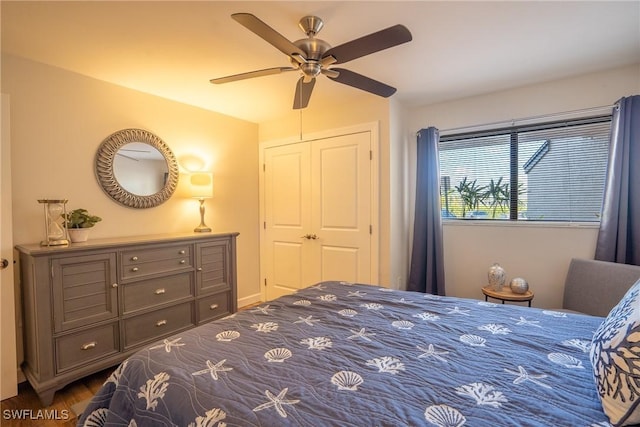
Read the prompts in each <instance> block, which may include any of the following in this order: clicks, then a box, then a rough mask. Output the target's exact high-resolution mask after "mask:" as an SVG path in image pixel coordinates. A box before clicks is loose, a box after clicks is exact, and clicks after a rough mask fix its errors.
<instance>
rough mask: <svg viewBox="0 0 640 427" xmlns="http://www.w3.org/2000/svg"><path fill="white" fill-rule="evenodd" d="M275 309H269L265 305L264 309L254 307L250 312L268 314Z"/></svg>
mask: <svg viewBox="0 0 640 427" xmlns="http://www.w3.org/2000/svg"><path fill="white" fill-rule="evenodd" d="M274 310H275V308H270V306H269V305H268V304H267V305H265V306H264V307H256V308H254V309H253V310H251V312H252V313H262V314H269V313H270V312H272V311H274Z"/></svg>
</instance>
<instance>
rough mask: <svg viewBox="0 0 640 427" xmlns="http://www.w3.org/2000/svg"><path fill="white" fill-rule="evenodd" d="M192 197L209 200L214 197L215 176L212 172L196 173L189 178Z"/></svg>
mask: <svg viewBox="0 0 640 427" xmlns="http://www.w3.org/2000/svg"><path fill="white" fill-rule="evenodd" d="M189 185H190V193H191V197H194V198H196V199H208V198H211V197H213V174H212V173H211V172H195V173H192V174H191V175H190V176H189Z"/></svg>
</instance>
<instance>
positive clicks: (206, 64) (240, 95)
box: [1, 0, 640, 123]
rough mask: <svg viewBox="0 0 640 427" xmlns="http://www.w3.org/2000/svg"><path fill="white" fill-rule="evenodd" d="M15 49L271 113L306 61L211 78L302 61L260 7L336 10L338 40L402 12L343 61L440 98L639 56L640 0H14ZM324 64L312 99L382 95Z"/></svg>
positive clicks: (229, 108) (279, 14) (167, 93)
mask: <svg viewBox="0 0 640 427" xmlns="http://www.w3.org/2000/svg"><path fill="white" fill-rule="evenodd" d="M1 7H2V51H3V52H6V53H9V54H13V55H17V56H22V57H25V58H28V59H31V60H35V61H38V62H43V63H46V64H50V65H54V66H57V67H60V68H64V69H67V70H71V71H74V72H77V73H81V74H85V75H87V76H91V77H95V78H97V79H101V80H105V81H108V82H112V83H115V84H118V85H122V86H125V87H129V88H132V89H136V90H139V91H142V92H147V93H151V94H155V95H158V96H162V97H165V98H169V99H173V100H176V101H180V102H183V103H186V104H191V105H195V106H199V107H202V108H206V109H209V110H213V111H218V112H221V113H224V114H228V115H231V116H235V117H239V118H242V119H245V120H249V121H252V122H257V123H260V122H264V121H268V120H273V119H276V118H278V117H281V116H284V115H286V114H287V113H289V112H290V111H291V107H292V102H293V94H294V89H295V82H296V81H297V78H298V76H297V75H295V73H284V74H280V75H274V76H265V77H260V78H255V79H251V80H245V81H240V82H233V83H227V84H224V85H212V84H211V83H209V79H211V78H214V77H221V76H225V75H229V74H236V73H241V72H246V71H253V70H256V69H262V68H269V67H278V66H289V61H288V59H287V57H286V56H285V55H283V54H282V53H280V52H279V51H278V50H277V49H275V48H274V47H272V46H271V45H269V44H268V43H267V42H265V41H264V40H262V39H260V38H259V37H258V36H256V35H255V34H253V33H251V32H250V31H249V30H247V29H246V28H244V27H243V26H241V25H240V24H238V23H237V22H235V21H234V20H233V19H231V17H230V15H231V14H232V13H235V12H249V13H253V14H254V15H256V16H257V17H259V18H260V19H262V20H263V21H264V22H266V23H267V24H269V25H270V26H271V27H272V28H274V29H275V30H276V31H278V32H280V33H281V34H282V35H283V36H285V37H286V38H288V39H289V40H291V41H293V40H296V39H299V38H303V37H304V34H303V33H302V32H301V31H300V30H299V28H298V26H297V23H298V20H299V19H300V18H301V17H302V16H304V15H317V16H319V17H321V18H322V19H323V20H324V21H325V26H324V29H323V30H322V31H321V32H320V34H319V35H318V37H319V38H321V39H324V40H326V41H327V42H329V43H330V44H331V45H332V46H337V45H339V44H342V43H344V42H347V41H349V40H351V39H354V38H357V37H360V36H363V35H366V34H369V33H372V32H375V31H378V30H381V29H383V28H386V27H389V26H391V25H395V24H403V25H405V26H406V27H407V28H409V30H410V31H411V33H412V34H413V41H411V42H409V43H407V44H404V45H400V46H397V47H394V48H391V49H389V50H385V51H382V52H378V53H375V54H372V55H369V56H367V57H364V58H360V59H357V60H354V61H351V62H348V63H346V64H343V65H341V67H343V68H348V69H351V70H353V71H356V72H358V73H361V74H364V75H366V76H368V77H371V78H374V79H376V80H380V81H382V82H384V83H387V84H389V85H391V86H394V87H396V88H398V92H397V93H396V94H395V95H393V96H394V97H396V98H397V99H398V100H400V101H401V102H403V103H406V104H407V105H410V106H418V105H425V104H432V103H436V102H442V101H446V100H452V99H457V98H463V97H467V96H474V95H479V94H483V93H489V92H494V91H498V90H503V89H508V88H512V87H518V86H523V85H529V84H534V83H538V82H543V81H549V80H555V79H559V78H564V77H568V76H572V75H578V74H585V73H589V72H594V71H599V70H604V69H609V68H614V67H618V66H623V65H627V64H635V63H640V1H623V2H614V1H601V2H584V1H566V2H560V1H555V2H542V1H531V2H526V1H501V2H484V1H471V2H458V1H446V2H445V1H391V2H385V1H358V2H356V1H298V2H288V1H257V2H240V1H195V2H186V1H175V2H168V1H138V2H128V1H105V2H99V1H71V2H58V1H44V2H34V1H15V2H14V1H6V0H3V1H2V2H1ZM374 96H375V95H370V94H367V93H365V92H362V91H359V90H358V89H354V88H351V87H349V86H345V85H342V84H339V83H336V82H333V81H331V80H329V79H327V78H326V77H324V76H320V77H319V78H318V83H317V84H316V87H315V89H314V93H313V96H312V97H311V102H310V106H313V107H329V108H330V107H331V106H332V105H336V104H338V103H343V102H346V101H349V100H352V99H354V98H357V97H360V99H363V97H364V99H371V98H367V97H374Z"/></svg>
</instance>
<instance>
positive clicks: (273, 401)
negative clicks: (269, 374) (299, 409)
mask: <svg viewBox="0 0 640 427" xmlns="http://www.w3.org/2000/svg"><path fill="white" fill-rule="evenodd" d="M288 391H289V388H288V387H285V388H284V389H282V391H281V392H280V393H278V395H277V396H275V395H274V394H273V393H271V392H270V391H269V390H265V391H264V394H265V395H266V396H267V398H268V399H269V401H268V402H266V403H263V404H262V405H258V406H256V407H255V408H253V411H254V412H258V411H262V410H263V409H267V408H271V407H274V408H276V411H278V414H279V415H280V416H281V417H282V418H287V413H286V412H285V410H284V408H283V407H282V405H295V404H296V403H298V402H300V400H299V399H285V398H284V397H285V395H286V394H287V392H288Z"/></svg>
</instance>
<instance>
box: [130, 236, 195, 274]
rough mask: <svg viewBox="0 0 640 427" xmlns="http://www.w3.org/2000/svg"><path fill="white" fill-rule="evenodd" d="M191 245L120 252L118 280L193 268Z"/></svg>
mask: <svg viewBox="0 0 640 427" xmlns="http://www.w3.org/2000/svg"><path fill="white" fill-rule="evenodd" d="M192 255H193V254H192V250H191V245H189V244H180V245H171V246H157V247H145V248H139V249H131V250H127V251H122V252H121V254H120V261H121V262H120V264H121V269H120V280H127V279H134V278H139V277H145V276H151V275H155V274H162V273H167V272H171V271H179V270H181V269H192V268H193V261H192V259H193V257H192Z"/></svg>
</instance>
